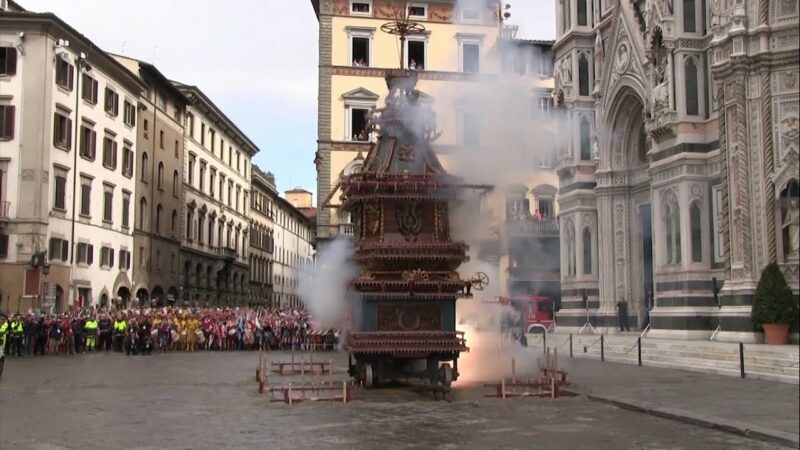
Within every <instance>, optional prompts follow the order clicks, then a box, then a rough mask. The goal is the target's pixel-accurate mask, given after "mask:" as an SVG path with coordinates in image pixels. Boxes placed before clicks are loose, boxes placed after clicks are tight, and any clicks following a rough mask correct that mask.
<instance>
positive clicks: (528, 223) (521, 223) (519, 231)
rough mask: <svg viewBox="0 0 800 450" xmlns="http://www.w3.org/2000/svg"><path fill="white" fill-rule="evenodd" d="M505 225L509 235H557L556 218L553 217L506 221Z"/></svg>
mask: <svg viewBox="0 0 800 450" xmlns="http://www.w3.org/2000/svg"><path fill="white" fill-rule="evenodd" d="M506 227H507V230H508V234H509V235H510V236H523V235H525V236H558V220H557V219H556V218H554V217H548V218H544V219H540V220H535V219H522V220H513V221H508V222H507V223H506Z"/></svg>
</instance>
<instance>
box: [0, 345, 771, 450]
mask: <svg viewBox="0 0 800 450" xmlns="http://www.w3.org/2000/svg"><path fill="white" fill-rule="evenodd" d="M270 355H271V357H272V359H273V360H278V359H281V360H286V359H288V358H289V356H288V355H286V354H278V353H272V354H270ZM319 356H320V355H318V357H319ZM325 357H326V358H328V357H333V358H334V365H335V366H336V368H337V369H338V370H339V371H340V373H337V374H336V378H338V379H344V378H345V377H346V374H345V373H344V370H345V366H346V362H347V357H346V355H343V354H329V355H325ZM257 359H258V355H257V354H256V353H240V352H232V353H195V354H186V353H176V354H169V355H153V356H149V357H148V356H136V357H125V356H123V355H117V354H92V355H84V356H79V357H43V358H36V357H34V358H23V359H18V360H17V359H10V360H8V361H7V363H6V371H5V373H4V374H3V379H2V381H1V382H0V448H3V449H60V448H102V449H114V448H135V449H161V448H164V449H167V448H169V449H184V448H202V449H205V448H270V449H289V448H300V447H304V448H313V449H381V450H388V449H412V448H425V449H428V448H444V449H447V448H452V449H456V448H457V449H472V448H474V449H509V448H525V449H625V448H636V449H775V448H781V447H779V446H777V445H773V444H769V443H764V442H760V441H756V440H751V439H748V438H745V437H740V436H737V435H734V434H730V433H724V432H721V431H716V430H710V429H706V428H701V427H697V426H694V425H690V424H683V423H680V422H676V421H671V420H666V419H661V418H657V417H653V416H649V415H645V414H641V413H637V412H632V411H627V410H624V409H619V408H616V407H614V406H611V405H608V404H604V403H598V402H593V401H590V400H588V399H587V398H586V397H584V396H578V397H574V398H561V399H557V400H550V399H515V400H505V401H504V400H498V399H489V398H484V396H483V394H484V392H485V391H484V390H483V389H482V388H478V387H474V386H473V387H460V388H458V389H457V390H456V391H455V392H454V393H453V395H451V396H450V397H449V398H448V401H446V402H442V401H434V400H432V397H431V396H430V394H422V393H419V392H412V391H409V390H408V389H400V388H388V389H382V390H376V391H357V392H356V393H355V399H354V402H353V403H351V404H349V405H346V406H345V405H341V404H331V403H304V404H301V405H296V406H293V407H289V406H286V405H283V404H277V403H269V402H268V399H267V397H265V396H259V395H258V393H257V386H256V383H255V368H256V363H257ZM277 378H278V377H276V376H272V377H271V380H272V381H274V380H276V379H277Z"/></svg>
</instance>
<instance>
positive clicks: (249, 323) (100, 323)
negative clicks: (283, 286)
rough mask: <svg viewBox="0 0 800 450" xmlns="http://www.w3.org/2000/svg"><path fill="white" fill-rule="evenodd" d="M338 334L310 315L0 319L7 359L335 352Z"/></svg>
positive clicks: (123, 313) (103, 314) (75, 314)
mask: <svg viewBox="0 0 800 450" xmlns="http://www.w3.org/2000/svg"><path fill="white" fill-rule="evenodd" d="M338 339H339V331H338V330H336V329H314V328H313V327H312V321H311V318H310V317H309V314H308V312H307V311H304V310H278V309H250V308H224V309H222V308H215V309H210V308H199V309H198V308H175V307H168V308H153V309H151V308H142V309H125V310H113V311H109V310H106V309H104V308H101V309H99V310H96V309H94V308H89V309H86V310H82V309H77V310H71V311H68V312H65V313H61V314H44V313H41V312H33V311H30V312H28V313H27V314H15V315H13V316H11V317H9V316H8V315H4V314H0V346H2V347H3V348H4V350H5V354H6V355H9V356H24V355H46V354H55V355H58V354H78V353H85V352H94V351H110V350H112V349H113V350H114V351H116V352H125V353H127V354H129V355H136V354H145V355H147V354H151V353H152V352H154V351H155V352H171V351H186V352H194V351H197V350H208V351H211V350H216V351H229V350H258V349H272V350H291V349H296V350H309V349H312V348H314V349H318V350H332V349H334V348H335V347H336V345H337V343H338Z"/></svg>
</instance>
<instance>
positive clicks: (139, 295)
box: [136, 288, 150, 307]
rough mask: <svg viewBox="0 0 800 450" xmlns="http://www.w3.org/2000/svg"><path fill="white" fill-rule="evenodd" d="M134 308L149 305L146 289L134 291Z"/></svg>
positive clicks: (148, 295) (148, 294)
mask: <svg viewBox="0 0 800 450" xmlns="http://www.w3.org/2000/svg"><path fill="white" fill-rule="evenodd" d="M136 303H137V305H136V306H140V307H141V306H147V305H149V304H150V293H149V292H148V291H147V288H139V290H137V291H136Z"/></svg>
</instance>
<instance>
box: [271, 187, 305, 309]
mask: <svg viewBox="0 0 800 450" xmlns="http://www.w3.org/2000/svg"><path fill="white" fill-rule="evenodd" d="M305 192H306V193H307V195H306V196H305V197H301V198H300V199H298V201H299V202H300V203H299V204H304V202H308V203H309V204H310V203H311V199H310V196H311V193H310V192H308V191H305ZM295 194H297V193H296V192H295ZM287 195H290V194H287ZM268 201H270V202H272V208H273V210H272V211H273V217H274V218H275V219H274V224H275V228H274V236H275V240H274V244H275V247H274V250H275V252H274V264H273V267H272V276H273V286H274V288H273V300H272V305H273V306H275V307H280V308H296V307H299V306H301V299H300V296H299V295H298V293H297V287H298V285H299V283H300V269H301V268H302V267H303V266H304V265H308V264H311V263H313V260H314V230H313V228H312V226H313V222H312V221H311V219H309V218H308V217H306V215H305V214H303V212H302V211H301V210H300V209H298V208H295V207H294V205H293V204H292V203H289V201H288V200H286V198H284V197H280V196H275V197H273V198H271V199H268Z"/></svg>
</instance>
